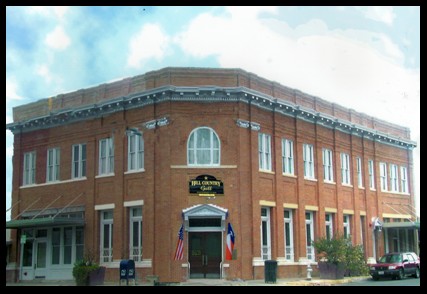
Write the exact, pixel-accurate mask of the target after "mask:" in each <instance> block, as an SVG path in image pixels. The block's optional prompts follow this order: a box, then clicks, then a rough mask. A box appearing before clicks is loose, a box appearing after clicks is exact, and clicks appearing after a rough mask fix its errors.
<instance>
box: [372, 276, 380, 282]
mask: <svg viewBox="0 0 427 294" xmlns="http://www.w3.org/2000/svg"><path fill="white" fill-rule="evenodd" d="M372 279H373V280H374V281H378V280H379V279H380V278H379V277H378V276H372Z"/></svg>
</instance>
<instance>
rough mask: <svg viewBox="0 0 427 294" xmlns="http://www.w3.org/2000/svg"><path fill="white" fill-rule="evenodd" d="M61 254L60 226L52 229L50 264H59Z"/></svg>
mask: <svg viewBox="0 0 427 294" xmlns="http://www.w3.org/2000/svg"><path fill="white" fill-rule="evenodd" d="M60 254H61V228H53V229H52V264H59V261H60Z"/></svg>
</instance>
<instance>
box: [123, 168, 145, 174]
mask: <svg viewBox="0 0 427 294" xmlns="http://www.w3.org/2000/svg"><path fill="white" fill-rule="evenodd" d="M143 172H145V169H136V170H128V171H125V172H124V174H125V175H129V174H138V173H143Z"/></svg>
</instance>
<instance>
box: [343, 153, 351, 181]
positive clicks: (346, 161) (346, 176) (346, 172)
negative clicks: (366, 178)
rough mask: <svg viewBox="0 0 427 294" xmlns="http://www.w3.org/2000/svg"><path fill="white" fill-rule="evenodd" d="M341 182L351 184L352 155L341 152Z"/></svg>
mask: <svg viewBox="0 0 427 294" xmlns="http://www.w3.org/2000/svg"><path fill="white" fill-rule="evenodd" d="M341 178H342V179H341V183H343V184H345V185H350V184H351V183H350V156H349V155H348V154H346V153H341Z"/></svg>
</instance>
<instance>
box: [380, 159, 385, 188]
mask: <svg viewBox="0 0 427 294" xmlns="http://www.w3.org/2000/svg"><path fill="white" fill-rule="evenodd" d="M380 183H381V191H387V164H386V163H384V162H380Z"/></svg>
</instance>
